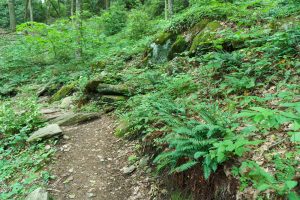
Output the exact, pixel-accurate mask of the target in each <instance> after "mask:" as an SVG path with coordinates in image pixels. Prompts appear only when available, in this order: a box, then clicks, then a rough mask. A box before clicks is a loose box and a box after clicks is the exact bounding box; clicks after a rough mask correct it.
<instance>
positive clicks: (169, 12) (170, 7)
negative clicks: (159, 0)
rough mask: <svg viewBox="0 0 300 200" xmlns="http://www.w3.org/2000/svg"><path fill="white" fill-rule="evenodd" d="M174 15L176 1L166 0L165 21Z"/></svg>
mask: <svg viewBox="0 0 300 200" xmlns="http://www.w3.org/2000/svg"><path fill="white" fill-rule="evenodd" d="M173 13H174V0H165V19H166V20H167V19H169V18H170V17H172V16H173Z"/></svg>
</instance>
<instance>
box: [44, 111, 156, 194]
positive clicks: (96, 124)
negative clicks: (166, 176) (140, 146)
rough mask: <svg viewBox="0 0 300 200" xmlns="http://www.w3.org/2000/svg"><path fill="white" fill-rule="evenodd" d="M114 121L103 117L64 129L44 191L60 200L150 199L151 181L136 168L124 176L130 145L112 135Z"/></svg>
mask: <svg viewBox="0 0 300 200" xmlns="http://www.w3.org/2000/svg"><path fill="white" fill-rule="evenodd" d="M114 127H115V121H114V120H113V117H111V116H108V115H105V116H103V117H101V119H98V120H95V121H92V122H90V123H86V124H81V125H76V126H71V127H65V128H63V131H64V139H63V140H61V141H60V142H59V144H58V152H57V153H56V156H55V158H54V161H53V162H52V164H51V165H50V166H49V170H50V172H51V175H54V176H55V179H54V180H52V181H51V182H50V184H49V188H48V190H49V191H50V193H51V196H53V197H54V199H55V200H60V199H78V200H84V199H99V200H102V199H103V200H105V199H111V200H123V199H128V200H135V199H136V200H137V199H143V200H147V199H151V192H150V190H151V188H152V190H153V183H151V182H153V180H151V178H150V177H149V176H148V175H147V174H146V173H144V172H142V171H141V170H140V169H135V170H134V171H133V172H132V173H124V172H123V171H122V168H124V167H126V166H128V157H129V156H130V155H132V154H134V146H135V144H134V143H130V142H128V141H127V142H126V141H124V140H122V139H118V138H116V137H115V136H114V135H113V131H114Z"/></svg>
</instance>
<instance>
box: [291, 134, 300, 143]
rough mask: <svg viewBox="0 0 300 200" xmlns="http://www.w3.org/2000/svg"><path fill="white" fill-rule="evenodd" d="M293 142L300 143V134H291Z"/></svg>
mask: <svg viewBox="0 0 300 200" xmlns="http://www.w3.org/2000/svg"><path fill="white" fill-rule="evenodd" d="M289 134H290V135H291V141H292V142H300V132H289Z"/></svg>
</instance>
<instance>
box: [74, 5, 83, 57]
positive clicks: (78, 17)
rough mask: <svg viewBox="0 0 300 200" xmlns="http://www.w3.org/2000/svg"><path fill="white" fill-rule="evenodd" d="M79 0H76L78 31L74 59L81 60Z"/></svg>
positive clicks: (80, 10)
mask: <svg viewBox="0 0 300 200" xmlns="http://www.w3.org/2000/svg"><path fill="white" fill-rule="evenodd" d="M81 12H82V9H81V0H76V28H77V31H78V36H77V48H76V53H75V54H76V59H77V60H81V58H82V21H81Z"/></svg>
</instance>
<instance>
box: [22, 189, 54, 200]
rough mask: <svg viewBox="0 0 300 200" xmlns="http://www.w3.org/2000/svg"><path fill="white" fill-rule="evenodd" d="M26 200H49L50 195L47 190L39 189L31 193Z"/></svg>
mask: <svg viewBox="0 0 300 200" xmlns="http://www.w3.org/2000/svg"><path fill="white" fill-rule="evenodd" d="M25 200H49V195H48V192H47V191H46V190H45V189H43V188H37V189H36V190H34V191H33V192H31V193H30V194H29V195H28V196H27V197H26V199H25Z"/></svg>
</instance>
